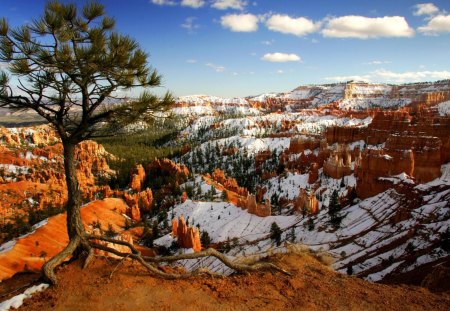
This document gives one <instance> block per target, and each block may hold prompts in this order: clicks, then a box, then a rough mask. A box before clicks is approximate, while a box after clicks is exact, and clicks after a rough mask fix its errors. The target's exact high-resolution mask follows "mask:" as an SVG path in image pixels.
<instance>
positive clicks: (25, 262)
mask: <svg viewBox="0 0 450 311" xmlns="http://www.w3.org/2000/svg"><path fill="white" fill-rule="evenodd" d="M126 208H127V206H126V204H125V202H124V201H123V200H121V199H114V198H108V199H105V200H102V201H95V202H91V203H89V204H88V205H86V206H85V207H83V208H82V209H81V217H82V218H83V222H84V224H85V225H86V226H88V225H90V224H92V223H94V222H97V221H98V222H100V223H101V227H102V229H105V230H106V229H107V228H108V224H111V225H112V226H113V228H114V230H115V231H119V230H121V228H123V226H124V224H125V218H124V217H123V214H125V212H126ZM67 243H68V238H67V230H66V214H65V213H64V214H60V215H57V216H54V217H51V218H50V219H49V220H48V223H47V224H46V225H44V226H42V227H40V228H38V229H36V231H34V232H33V233H31V234H29V235H26V236H24V237H22V238H19V239H17V240H16V244H15V245H14V246H13V247H12V248H11V249H10V250H9V251H6V252H3V253H0V281H2V280H5V279H7V278H10V277H12V276H13V275H14V274H15V273H17V272H20V271H23V270H27V269H28V270H38V269H40V267H41V266H42V265H43V263H44V262H45V260H48V259H49V258H51V257H52V256H53V255H55V254H56V253H58V252H59V251H61V250H62V249H63V248H64V246H65V245H67Z"/></svg>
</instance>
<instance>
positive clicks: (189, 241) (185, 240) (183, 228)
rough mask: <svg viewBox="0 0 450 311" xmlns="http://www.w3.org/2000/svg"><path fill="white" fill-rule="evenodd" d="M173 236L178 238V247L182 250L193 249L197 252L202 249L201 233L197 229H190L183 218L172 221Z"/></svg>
mask: <svg viewBox="0 0 450 311" xmlns="http://www.w3.org/2000/svg"><path fill="white" fill-rule="evenodd" d="M172 235H173V236H174V237H175V236H176V237H177V241H178V245H179V246H180V247H182V248H192V249H194V251H195V252H199V251H201V249H202V245H201V242H200V232H199V231H198V229H197V228H195V227H188V226H187V225H186V222H185V221H184V218H183V216H180V217H179V218H178V224H177V221H176V219H173V220H172Z"/></svg>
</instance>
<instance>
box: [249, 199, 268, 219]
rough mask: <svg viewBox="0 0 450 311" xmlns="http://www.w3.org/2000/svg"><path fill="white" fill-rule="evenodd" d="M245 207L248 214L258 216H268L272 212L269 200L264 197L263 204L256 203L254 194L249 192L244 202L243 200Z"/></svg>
mask: <svg viewBox="0 0 450 311" xmlns="http://www.w3.org/2000/svg"><path fill="white" fill-rule="evenodd" d="M245 209H247V211H248V212H249V213H250V214H254V215H256V216H259V217H266V216H270V215H271V214H272V209H271V207H270V201H269V200H268V199H266V201H265V202H264V204H258V203H257V202H256V196H255V195H253V194H249V195H248V196H247V199H246V202H245Z"/></svg>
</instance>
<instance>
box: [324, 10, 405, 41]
mask: <svg viewBox="0 0 450 311" xmlns="http://www.w3.org/2000/svg"><path fill="white" fill-rule="evenodd" d="M322 34H323V35H324V36H325V37H335V38H357V39H369V38H381V37H412V36H414V30H413V29H412V28H411V27H409V25H408V22H407V21H406V19H405V18H404V17H402V16H384V17H375V18H371V17H365V16H356V15H348V16H341V17H334V18H331V19H329V20H328V22H327V25H326V27H325V29H323V30H322Z"/></svg>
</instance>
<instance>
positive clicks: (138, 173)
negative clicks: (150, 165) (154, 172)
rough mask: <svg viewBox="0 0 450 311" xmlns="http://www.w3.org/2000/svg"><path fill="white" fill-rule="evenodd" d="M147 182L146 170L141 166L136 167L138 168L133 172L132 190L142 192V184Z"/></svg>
mask: <svg viewBox="0 0 450 311" xmlns="http://www.w3.org/2000/svg"><path fill="white" fill-rule="evenodd" d="M144 180H145V170H144V167H142V165H141V164H138V165H136V168H135V169H134V170H133V171H132V172H131V182H130V188H131V189H133V190H134V191H137V192H139V191H141V190H142V183H143V182H144Z"/></svg>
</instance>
